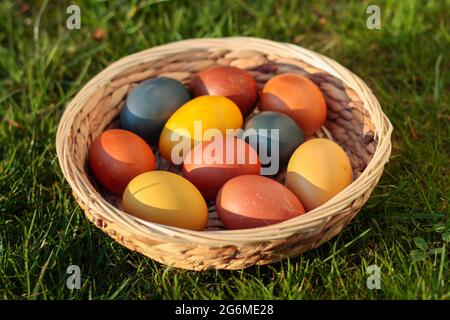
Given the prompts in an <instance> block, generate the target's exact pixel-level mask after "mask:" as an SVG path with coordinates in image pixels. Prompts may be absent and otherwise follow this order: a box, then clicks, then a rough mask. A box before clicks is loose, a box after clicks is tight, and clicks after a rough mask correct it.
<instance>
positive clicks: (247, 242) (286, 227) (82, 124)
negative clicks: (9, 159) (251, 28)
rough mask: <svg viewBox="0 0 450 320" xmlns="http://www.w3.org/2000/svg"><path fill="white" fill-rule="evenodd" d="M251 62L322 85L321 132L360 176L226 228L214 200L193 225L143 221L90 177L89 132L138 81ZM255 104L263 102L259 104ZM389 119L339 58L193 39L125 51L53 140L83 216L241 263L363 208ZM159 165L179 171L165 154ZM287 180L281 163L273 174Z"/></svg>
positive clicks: (111, 228) (149, 249)
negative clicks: (282, 217)
mask: <svg viewBox="0 0 450 320" xmlns="http://www.w3.org/2000/svg"><path fill="white" fill-rule="evenodd" d="M218 64H219V65H231V66H235V67H239V68H242V69H245V70H247V71H249V72H250V73H251V74H252V75H253V76H254V77H255V79H256V80H257V82H258V85H259V86H260V88H262V86H263V85H264V84H265V83H266V82H267V81H268V80H269V79H270V78H272V77H273V76H275V75H277V74H281V73H285V72H295V73H299V74H302V75H305V76H307V77H309V78H310V79H311V80H312V81H314V82H315V83H316V84H317V85H318V86H319V87H320V89H321V90H322V92H323V93H324V96H325V98H326V102H327V107H328V110H327V121H326V123H325V125H324V126H323V127H322V129H321V130H320V131H318V132H316V134H315V136H319V137H326V138H329V139H332V140H334V141H336V142H337V143H338V144H339V145H340V146H341V147H342V148H343V149H344V150H345V151H346V153H347V155H348V156H349V159H350V161H351V163H352V168H353V178H354V181H353V182H352V184H351V185H349V186H348V187H347V188H346V189H344V190H343V191H342V192H340V193H339V194H338V195H336V196H335V197H333V198H332V199H331V200H329V201H328V202H327V203H325V204H323V205H322V206H320V207H318V208H316V209H314V210H312V211H310V212H308V213H307V214H305V215H301V216H299V217H297V218H294V219H291V220H288V221H285V222H282V223H279V224H275V225H271V226H267V227H262V228H255V229H247V230H224V229H223V226H222V224H221V223H220V220H218V218H217V213H216V211H215V208H214V204H213V203H210V207H209V209H210V210H209V211H210V213H209V221H208V227H207V229H206V230H205V231H201V232H199V231H190V230H184V229H179V228H175V227H170V226H164V225H159V224H155V223H150V222H146V221H142V220H140V219H138V218H135V217H133V216H131V215H128V214H126V213H125V212H123V211H122V210H121V203H120V199H117V198H116V197H114V196H113V195H111V194H109V193H108V192H107V191H106V190H104V189H102V188H101V186H99V185H98V184H97V183H96V181H95V179H94V178H93V177H92V175H91V172H90V170H89V167H88V165H87V155H88V151H89V147H90V145H91V142H92V141H93V139H95V138H96V137H97V136H98V135H99V134H100V133H101V132H102V131H104V130H105V129H107V128H111V127H115V126H117V125H118V123H117V119H118V115H119V113H120V110H121V108H122V107H123V104H124V101H125V98H126V96H127V93H128V92H130V90H132V89H133V88H134V87H135V86H136V85H137V84H138V83H139V82H141V81H143V80H146V79H149V78H153V77H157V76H166V77H171V78H174V79H177V80H180V81H182V82H183V83H184V84H186V85H187V84H189V81H190V79H191V77H192V75H193V74H195V73H196V72H198V71H200V70H203V69H205V68H208V67H211V66H213V65H218ZM255 112H258V110H255ZM391 132H392V125H391V124H390V122H389V120H388V118H387V117H386V116H385V115H384V113H383V111H382V110H381V107H380V105H379V103H378V101H377V99H376V97H375V96H374V95H373V94H372V92H371V90H370V89H369V88H368V87H367V85H366V84H365V83H364V82H363V81H362V80H361V79H360V78H358V77H357V76H355V75H354V74H353V73H352V72H350V71H349V70H347V69H346V68H344V67H343V66H341V65H340V64H338V63H337V62H335V61H333V60H331V59H329V58H327V57H324V56H322V55H320V54H317V53H315V52H312V51H310V50H307V49H304V48H301V47H298V46H295V45H292V44H287V43H278V42H273V41H269V40H263V39H259V38H247V37H238V38H218V39H191V40H184V41H179V42H175V43H170V44H167V45H163V46H159V47H155V48H151V49H148V50H145V51H142V52H139V53H136V54H133V55H130V56H127V57H125V58H123V59H120V60H119V61H117V62H115V63H114V64H112V65H110V66H109V67H107V68H106V69H104V70H103V71H102V72H101V73H99V74H98V75H97V76H95V77H94V78H93V79H91V80H90V81H89V82H88V83H87V84H86V85H85V86H84V87H83V88H82V89H81V90H80V91H79V93H78V94H77V95H76V96H75V98H74V99H73V100H72V101H71V102H70V103H69V105H68V106H67V109H66V111H65V112H64V115H63V117H62V118H61V120H60V125H59V128H58V133H57V137H56V146H57V153H58V159H59V163H60V165H61V169H62V171H63V173H64V176H65V177H66V179H67V181H68V182H69V184H70V186H71V188H72V190H73V194H74V197H75V199H76V201H77V202H78V204H79V205H80V206H81V208H83V210H84V212H85V214H86V216H87V217H88V218H89V220H91V221H92V222H93V223H94V224H95V225H96V226H97V227H98V228H100V229H102V230H103V231H104V232H106V233H107V234H108V235H110V236H111V237H112V238H113V239H115V240H116V241H117V242H119V243H121V244H122V245H124V246H125V247H127V248H129V249H131V250H136V251H138V252H140V253H142V254H144V255H146V256H148V257H150V258H152V259H154V260H157V261H159V262H161V263H164V264H167V265H171V266H174V267H179V268H184V269H191V270H205V269H241V268H245V267H248V266H251V265H254V264H268V263H273V262H276V261H279V260H281V259H282V258H284V257H288V256H289V257H294V256H296V255H299V254H301V253H302V252H304V251H306V250H309V249H312V248H316V247H318V246H320V245H321V244H323V243H324V242H326V241H328V240H329V239H331V238H332V237H334V236H335V235H337V234H338V233H339V232H340V231H341V230H342V228H343V227H344V226H345V225H346V224H348V223H349V222H350V221H351V220H352V219H353V217H355V215H356V214H357V213H358V211H359V210H360V209H361V207H362V206H363V205H364V203H365V202H366V201H367V199H368V198H369V196H370V194H371V192H372V190H373V189H374V188H375V186H376V184H377V183H378V180H379V179H380V177H381V175H382V173H383V168H384V165H385V164H386V163H387V161H388V160H389V155H390V152H391V140H390V139H391V138H390V137H391ZM153 150H154V151H155V154H156V158H157V160H158V168H159V169H163V170H171V171H174V172H178V171H179V168H177V167H174V166H170V165H169V164H168V163H166V162H165V161H164V160H162V159H161V158H160V157H159V154H158V151H157V148H156V147H155V146H153ZM276 179H277V180H279V181H280V182H283V179H284V172H282V173H281V174H280V175H278V176H277V177H276Z"/></svg>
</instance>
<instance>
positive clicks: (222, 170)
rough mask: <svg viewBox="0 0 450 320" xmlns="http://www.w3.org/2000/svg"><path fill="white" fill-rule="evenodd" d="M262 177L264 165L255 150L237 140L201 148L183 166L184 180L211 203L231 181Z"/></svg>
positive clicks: (233, 139)
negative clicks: (247, 175)
mask: <svg viewBox="0 0 450 320" xmlns="http://www.w3.org/2000/svg"><path fill="white" fill-rule="evenodd" d="M260 173H261V162H260V161H259V157H258V154H257V153H256V150H255V149H253V148H252V147H251V146H250V145H249V144H247V143H246V142H245V141H243V140H240V139H237V138H235V137H225V138H216V139H215V140H214V141H207V142H203V143H201V144H198V145H197V146H196V147H195V148H193V149H192V150H191V152H189V153H188V155H187V156H186V158H185V159H184V162H183V177H185V178H186V179H188V180H189V181H190V182H192V184H193V185H195V186H196V187H197V189H198V190H200V192H201V193H202V194H203V196H204V197H205V198H206V199H208V200H213V199H215V198H216V196H217V193H218V192H219V190H220V188H221V187H222V186H223V185H224V184H225V182H227V181H228V180H230V179H231V178H234V177H237V176H240V175H244V174H255V175H259V174H260Z"/></svg>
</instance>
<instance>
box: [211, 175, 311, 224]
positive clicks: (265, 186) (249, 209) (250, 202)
mask: <svg viewBox="0 0 450 320" xmlns="http://www.w3.org/2000/svg"><path fill="white" fill-rule="evenodd" d="M216 209H217V212H218V214H219V218H220V221H222V223H223V224H224V226H225V227H226V228H228V229H248V228H257V227H263V226H267V225H271V224H275V223H279V222H282V221H285V220H288V219H291V218H294V217H297V216H299V215H302V214H304V213H305V209H304V207H303V205H302V203H301V202H300V200H299V199H298V198H297V197H296V196H295V194H294V193H293V192H292V191H290V190H289V189H288V188H286V187H285V186H283V185H282V184H280V183H278V182H277V181H275V180H272V179H269V178H267V177H263V176H256V175H244V176H239V177H236V178H233V179H231V180H229V181H228V182H227V183H225V184H224V185H223V187H222V189H220V192H219V194H218V195H217V199H216Z"/></svg>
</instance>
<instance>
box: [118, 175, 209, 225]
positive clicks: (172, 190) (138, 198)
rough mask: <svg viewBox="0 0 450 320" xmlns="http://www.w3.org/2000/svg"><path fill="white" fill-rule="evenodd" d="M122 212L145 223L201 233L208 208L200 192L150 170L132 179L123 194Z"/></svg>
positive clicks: (186, 184)
mask: <svg viewBox="0 0 450 320" xmlns="http://www.w3.org/2000/svg"><path fill="white" fill-rule="evenodd" d="M123 208H124V210H125V212H127V213H129V214H132V215H134V216H136V217H138V218H141V219H143V220H146V221H150V222H155V223H160V224H164V225H168V226H173V227H178V228H184V229H189V230H197V231H201V230H203V229H204V228H205V227H206V224H207V222H208V207H207V205H206V202H205V200H204V199H203V197H202V195H201V193H200V191H198V190H197V188H195V186H194V185H193V184H192V183H190V182H189V181H188V180H186V179H185V178H183V177H181V176H179V175H177V174H175V173H172V172H168V171H151V172H146V173H143V174H141V175H139V176H137V177H136V178H134V179H133V180H132V181H131V182H130V183H129V185H128V186H127V188H126V190H125V192H124V194H123Z"/></svg>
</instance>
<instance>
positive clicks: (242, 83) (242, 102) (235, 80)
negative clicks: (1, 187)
mask: <svg viewBox="0 0 450 320" xmlns="http://www.w3.org/2000/svg"><path fill="white" fill-rule="evenodd" d="M190 90H191V93H192V95H193V96H195V97H198V96H204V95H210V96H224V97H227V98H229V99H231V100H232V101H233V102H234V103H236V105H237V106H238V107H239V109H240V110H241V112H242V114H243V115H244V117H245V116H246V115H248V114H250V113H251V112H252V110H253V109H254V108H255V105H256V101H257V100H258V86H257V84H256V81H255V79H254V78H253V77H252V76H251V75H250V74H249V73H248V72H246V71H244V70H242V69H239V68H235V67H230V66H216V67H212V68H208V69H205V70H203V71H200V72H199V73H197V74H196V75H195V76H194V77H193V78H192V81H191V84H190Z"/></svg>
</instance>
